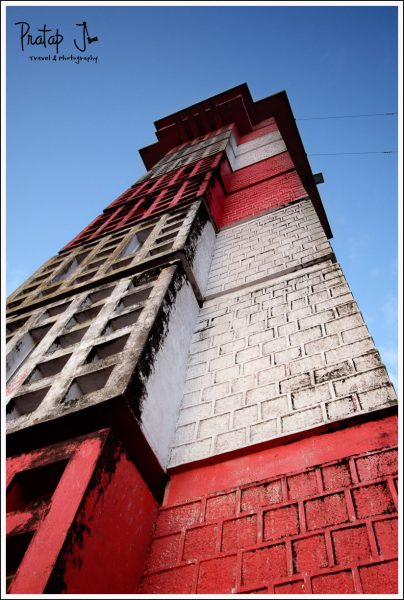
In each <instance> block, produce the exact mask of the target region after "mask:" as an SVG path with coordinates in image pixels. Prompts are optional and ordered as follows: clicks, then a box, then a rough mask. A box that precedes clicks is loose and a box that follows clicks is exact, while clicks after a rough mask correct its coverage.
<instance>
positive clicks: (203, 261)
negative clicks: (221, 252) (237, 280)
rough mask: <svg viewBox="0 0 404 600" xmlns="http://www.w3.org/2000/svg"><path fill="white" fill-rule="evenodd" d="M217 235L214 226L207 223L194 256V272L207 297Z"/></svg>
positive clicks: (200, 287) (201, 289)
mask: <svg viewBox="0 0 404 600" xmlns="http://www.w3.org/2000/svg"><path fill="white" fill-rule="evenodd" d="M215 243H216V234H215V230H214V229H213V225H212V223H211V222H210V221H207V223H206V225H205V227H204V228H203V231H202V233H201V235H200V237H199V239H198V246H197V250H196V253H195V256H194V262H193V265H192V272H193V274H194V277H195V280H196V283H197V284H198V287H199V289H200V292H201V294H202V296H204V295H205V292H206V286H207V284H208V278H209V269H210V265H211V262H212V257H213V252H214V250H215Z"/></svg>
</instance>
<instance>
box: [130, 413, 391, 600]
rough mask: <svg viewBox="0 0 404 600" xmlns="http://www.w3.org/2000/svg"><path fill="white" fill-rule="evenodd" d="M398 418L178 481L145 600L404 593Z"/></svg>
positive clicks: (169, 496)
mask: <svg viewBox="0 0 404 600" xmlns="http://www.w3.org/2000/svg"><path fill="white" fill-rule="evenodd" d="M396 429H397V421H396V418H395V417H387V418H385V419H382V420H379V421H376V422H368V423H364V424H361V425H357V426H354V427H351V428H349V429H345V430H342V431H338V432H335V433H327V434H324V435H321V436H315V437H311V438H307V439H304V440H300V441H298V442H295V443H293V444H290V445H288V446H284V447H279V448H272V449H268V450H262V451H260V452H257V453H251V454H249V455H247V456H242V457H239V458H235V459H228V460H227V461H224V462H221V463H219V464H215V465H209V466H206V467H201V468H198V469H193V470H189V471H186V472H182V473H179V474H174V475H173V477H172V480H171V483H170V485H169V488H168V490H167V493H166V499H165V503H164V507H163V508H162V509H161V510H160V514H159V517H158V520H157V525H156V529H155V534H154V539H153V543H152V546H151V552H150V556H149V560H148V564H147V569H146V572H145V574H144V578H143V584H142V588H141V590H142V592H143V593H159V594H179V593H184V594H191V593H200V594H205V593H206V594H207V593H212V594H230V593H253V592H257V593H258V592H260V593H268V594H293V593H314V594H326V593H334V594H344V593H345V594H349V593H364V594H372V593H373V594H375V593H378V594H388V593H396V592H397V561H396V558H397V479H396V474H397V450H396V446H395V445H396V443H397V431H396Z"/></svg>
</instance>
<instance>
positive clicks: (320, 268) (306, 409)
mask: <svg viewBox="0 0 404 600" xmlns="http://www.w3.org/2000/svg"><path fill="white" fill-rule="evenodd" d="M311 210H312V209H311V206H310V203H308V202H307V203H304V205H303V203H302V205H296V206H294V207H290V208H289V209H284V210H282V211H277V213H273V214H272V215H271V214H270V215H267V216H266V217H265V218H260V219H255V220H254V222H250V223H246V224H244V225H242V226H240V227H234V228H232V229H229V230H226V231H223V232H221V233H220V234H219V237H218V247H217V253H216V255H215V257H214V263H215V265H216V266H212V271H211V277H216V275H214V273H215V272H216V271H217V270H218V268H219V267H218V265H219V263H220V264H222V265H224V266H223V269H224V271H222V275H221V276H220V277H219V278H218V280H217V281H219V280H222V279H223V277H224V278H226V274H227V277H228V280H227V284H226V285H228V286H230V287H231V285H232V282H236V281H240V278H241V277H243V273H245V274H246V273H248V272H251V267H245V266H241V261H242V260H244V259H246V262H249V260H250V257H251V260H252V259H253V257H254V254H255V253H257V247H259V248H261V249H262V248H263V247H264V245H265V244H269V243H270V242H272V241H273V239H272V236H271V234H270V231H271V227H270V226H269V223H271V219H274V222H275V223H278V224H279V223H280V222H281V221H280V219H284V221H285V228H284V230H285V231H288V230H289V227H296V228H297V229H296V233H295V234H294V235H295V236H296V237H295V238H293V234H291V233H289V234H287V235H286V233H285V236H284V240H286V238H287V237H288V238H289V243H291V244H292V246H294V247H298V246H299V244H300V245H301V238H300V237H299V239H298V234H297V231H299V235H300V234H301V233H303V235H304V236H306V233H305V227H307V236H308V237H310V235H311V234H310V232H311V231H312V228H313V227H314V228H315V227H316V219H314V217H313V216H312V213H311ZM265 219H266V221H265ZM299 220H301V221H302V224H301V225H298V224H297V221H299ZM295 221H296V222H295ZM307 222H310V228H309V227H308V226H307V225H306V224H307ZM250 226H251V227H250ZM279 235H282V234H279ZM279 235H278V236H277V239H278V241H279ZM257 238H259V241H258V242H257ZM291 238H292V239H291ZM319 240H320V243H322V241H321V238H318V239H317V241H316V243H318V241H319ZM257 244H258V246H257ZM245 246H247V247H245ZM279 246H282V243H281V241H279ZM279 246H278V250H277V252H278V253H279ZM219 257H220V259H219ZM236 257H238V258H236ZM257 258H258V257H257ZM215 261H216V262H215ZM234 261H239V262H237V265H239V267H238V268H240V271H239V272H238V273H237V274H236V275H233V273H234V272H235V271H236V270H237V269H234V270H233V271H232V269H231V268H230V267H232V263H234ZM229 273H232V274H231V275H229ZM271 283H272V285H271ZM222 284H223V281H222ZM222 284H219V283H217V285H222ZM395 401H396V400H395V394H394V390H393V388H392V386H391V384H390V382H389V379H388V376H387V373H386V371H385V369H384V367H383V365H382V364H381V362H380V358H379V355H378V353H377V352H376V350H375V348H374V344H373V341H372V339H371V338H370V336H369V332H368V330H367V328H366V327H365V325H364V323H363V319H362V317H361V315H360V313H359V311H358V307H357V305H356V303H355V301H354V300H353V297H352V295H351V293H350V290H349V288H348V286H347V284H346V281H345V278H344V276H343V274H342V272H341V269H340V268H339V266H338V265H337V264H335V265H332V264H330V263H329V262H328V263H321V264H319V265H317V266H313V267H311V268H309V269H305V270H304V271H300V272H297V273H295V274H294V275H289V276H284V277H281V278H279V279H277V280H273V282H271V281H268V282H267V284H265V287H263V284H261V285H260V284H256V285H255V286H254V285H252V286H251V287H248V288H247V289H246V290H241V291H239V292H232V293H229V294H225V295H223V296H221V297H218V298H215V299H212V300H208V301H207V302H205V304H204V306H203V308H202V309H201V311H200V316H199V326H198V327H197V330H196V333H195V334H194V336H193V342H192V345H191V350H190V357H189V369H188V375H187V383H186V393H185V395H184V398H183V402H182V406H181V409H180V413H179V419H178V428H177V435H176V438H175V441H174V444H173V448H172V454H171V462H170V465H171V466H175V465H179V464H183V463H185V462H188V461H193V460H196V459H201V458H205V457H208V456H212V455H215V454H219V453H222V452H227V451H230V450H233V449H236V448H240V447H243V446H248V445H251V444H255V443H258V442H261V441H266V440H270V439H273V438H276V437H280V436H283V435H286V434H290V433H294V432H297V431H301V430H305V429H309V428H311V427H316V426H318V425H321V424H323V423H326V422H329V421H333V420H336V419H341V418H344V417H347V416H350V415H356V414H360V413H363V412H367V411H371V410H375V409H378V408H381V407H383V406H388V405H389V404H392V403H394V402H395Z"/></svg>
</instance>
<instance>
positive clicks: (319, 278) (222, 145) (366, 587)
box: [7, 84, 397, 594]
mask: <svg viewBox="0 0 404 600" xmlns="http://www.w3.org/2000/svg"><path fill="white" fill-rule="evenodd" d="M155 125H156V136H157V142H155V143H154V144H152V145H150V146H148V147H146V148H143V149H142V150H141V151H140V153H141V156H142V158H143V161H144V163H145V166H146V169H147V173H146V174H145V175H144V176H143V177H142V178H141V179H139V180H138V181H137V182H135V183H134V184H133V185H132V186H131V187H130V188H129V189H128V190H126V191H125V192H124V193H123V194H122V195H121V196H119V198H117V199H116V200H115V201H113V202H112V203H111V204H109V205H108V206H107V207H106V208H105V209H104V211H103V213H102V214H101V215H99V216H98V217H96V218H95V219H94V221H93V222H92V223H90V224H89V225H88V227H86V228H85V229H84V230H83V231H82V232H81V233H79V234H78V235H77V236H76V237H75V238H74V239H73V240H72V241H71V242H69V243H68V244H66V245H65V246H64V248H62V250H61V251H60V252H59V254H58V255H57V256H54V257H52V258H51V259H50V260H49V261H47V262H46V263H45V264H44V265H43V266H42V267H41V268H40V269H38V271H36V272H35V273H34V274H33V275H32V277H30V278H29V279H28V280H27V281H26V282H25V283H24V284H23V285H22V286H20V288H18V289H17V290H16V291H15V292H14V293H13V294H12V295H11V296H10V298H9V301H8V303H7V309H8V320H7V332H8V338H7V370H8V387H7V392H8V396H9V401H8V404H7V452H8V459H7V467H8V469H7V471H8V481H9V485H8V488H7V555H8V566H7V568H8V579H9V586H10V587H9V589H10V592H14V593H35V592H36V593H41V592H50V593H57V592H66V593H91V592H92V593H97V592H98V593H144V594H152V593H159V594H163V593H168V594H175V593H184V594H190V593H223V594H230V593H279V594H282V593H283V594H285V593H315V594H324V593H336V594H340V593H394V592H395V591H396V587H397V584H396V583H395V578H396V577H397V568H396V555H397V548H396V546H397V535H396V533H395V531H396V530H395V527H396V522H397V515H396V513H397V480H396V475H397V466H396V464H397V463H396V443H397V431H396V421H397V418H396V404H397V402H396V397H395V393H394V389H393V387H392V385H391V383H390V381H389V378H388V375H387V373H386V370H385V368H384V366H383V364H382V363H381V361H380V357H379V354H378V352H377V350H376V349H375V347H374V343H373V340H372V338H371V337H370V335H369V332H368V329H367V327H366V325H365V323H364V321H363V318H362V316H361V314H360V312H359V309H358V306H357V304H356V302H355V300H354V298H353V296H352V294H351V292H350V290H349V287H348V285H347V282H346V280H345V278H344V275H343V273H342V270H341V268H340V266H339V264H338V262H337V259H336V257H335V255H334V253H333V250H332V247H331V245H330V243H329V238H330V237H331V230H330V226H329V223H328V221H327V217H326V214H325V211H324V208H323V205H322V202H321V198H320V196H319V193H318V190H317V186H316V180H315V177H314V176H313V174H312V172H311V169H310V165H309V163H308V161H307V158H306V154H305V151H304V148H303V144H302V141H301V139H300V136H299V132H298V130H297V128H296V125H295V120H294V117H293V113H292V110H291V108H290V105H289V102H288V99H287V96H286V93H284V92H281V93H279V94H275V95H273V96H269V97H268V98H264V99H262V100H260V101H257V102H254V101H253V99H252V98H251V95H250V92H249V90H248V87H247V86H246V85H245V84H244V85H240V86H237V87H235V88H233V89H230V90H228V91H226V92H223V93H221V94H218V95H217V96H214V97H212V98H209V99H207V100H204V101H202V102H200V103H198V104H196V105H194V106H191V107H188V108H186V109H184V110H181V111H179V112H178V113H175V114H173V115H170V116H168V117H165V118H163V119H160V120H159V121H157V122H156V123H155Z"/></svg>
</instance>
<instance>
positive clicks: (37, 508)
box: [7, 430, 157, 594]
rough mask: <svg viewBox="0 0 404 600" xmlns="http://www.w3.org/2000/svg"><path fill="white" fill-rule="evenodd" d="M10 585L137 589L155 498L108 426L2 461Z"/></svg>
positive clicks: (45, 589)
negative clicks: (5, 470)
mask: <svg viewBox="0 0 404 600" xmlns="http://www.w3.org/2000/svg"><path fill="white" fill-rule="evenodd" d="M7 486H8V487H7V563H8V564H7V571H8V572H7V575H8V582H9V585H10V587H9V592H10V593H13V594H40V593H60V592H64V593H81V594H83V593H135V592H136V591H137V589H138V582H139V580H140V577H141V575H142V572H143V569H144V562H145V559H146V556H147V550H148V544H149V541H150V535H151V530H152V526H153V523H154V521H155V518H156V515H157V504H156V501H155V500H154V498H153V496H152V494H151V493H150V491H149V490H148V488H147V486H146V485H145V483H144V482H143V480H142V478H141V476H140V475H139V473H138V472H137V470H136V467H135V466H134V465H133V463H132V462H130V461H129V460H128V458H127V456H126V454H125V453H124V451H123V450H122V448H121V446H120V445H119V444H118V443H117V442H116V441H114V440H113V438H111V436H110V434H109V432H108V430H104V431H100V432H98V433H95V434H92V435H88V436H85V437H83V438H79V439H76V440H71V441H70V442H68V443H63V444H57V445H55V446H49V447H47V448H43V449H41V450H37V451H34V452H30V453H29V454H25V455H21V456H17V457H13V458H10V459H8V460H7Z"/></svg>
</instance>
